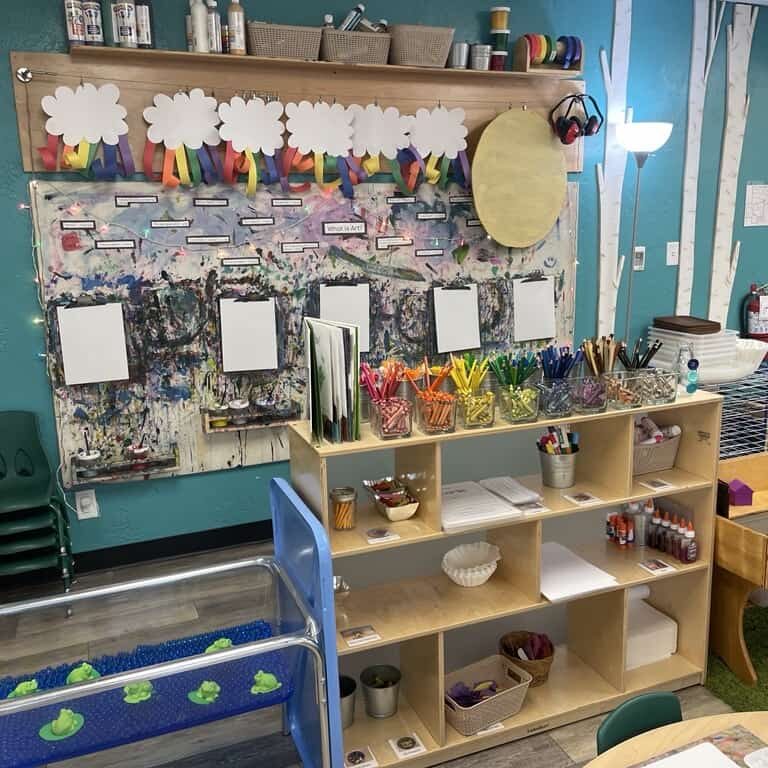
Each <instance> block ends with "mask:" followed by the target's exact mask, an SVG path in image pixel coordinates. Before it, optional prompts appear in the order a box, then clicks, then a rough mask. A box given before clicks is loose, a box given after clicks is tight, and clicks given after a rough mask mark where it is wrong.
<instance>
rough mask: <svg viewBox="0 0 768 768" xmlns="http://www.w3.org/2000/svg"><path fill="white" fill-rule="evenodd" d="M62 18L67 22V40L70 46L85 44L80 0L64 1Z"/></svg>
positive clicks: (83, 19)
mask: <svg viewBox="0 0 768 768" xmlns="http://www.w3.org/2000/svg"><path fill="white" fill-rule="evenodd" d="M64 16H65V18H66V20H67V39H68V40H69V44H70V45H83V44H84V43H85V17H84V16H83V4H82V2H81V1H80V0H64Z"/></svg>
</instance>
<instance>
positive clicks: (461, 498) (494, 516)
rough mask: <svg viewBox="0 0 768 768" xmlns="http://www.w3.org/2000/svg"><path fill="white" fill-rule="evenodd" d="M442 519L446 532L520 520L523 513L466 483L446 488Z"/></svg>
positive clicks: (453, 484)
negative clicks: (518, 518)
mask: <svg viewBox="0 0 768 768" xmlns="http://www.w3.org/2000/svg"><path fill="white" fill-rule="evenodd" d="M442 515H443V530H444V531H456V530H459V529H461V528H476V527H478V526H479V525H483V524H484V523H494V522H497V521H499V520H502V521H503V520H509V519H513V518H515V517H520V516H521V515H522V512H520V510H519V509H515V508H514V507H513V506H512V505H511V504H508V503H507V502H506V501H504V500H503V499H500V498H499V497H498V496H496V495H495V494H493V493H491V492H490V491H486V490H485V488H483V487H482V486H481V485H480V484H479V483H473V482H466V483H451V484H449V485H444V486H443V510H442Z"/></svg>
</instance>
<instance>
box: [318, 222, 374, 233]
mask: <svg viewBox="0 0 768 768" xmlns="http://www.w3.org/2000/svg"><path fill="white" fill-rule="evenodd" d="M367 231H368V229H367V227H366V224H365V222H364V221H324V222H323V234H324V235H364V234H365V233H366V232H367Z"/></svg>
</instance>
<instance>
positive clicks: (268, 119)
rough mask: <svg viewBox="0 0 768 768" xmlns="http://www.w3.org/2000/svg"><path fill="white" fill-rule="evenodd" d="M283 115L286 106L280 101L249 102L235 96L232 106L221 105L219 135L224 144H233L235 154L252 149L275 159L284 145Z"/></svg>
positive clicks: (227, 104) (228, 104)
mask: <svg viewBox="0 0 768 768" xmlns="http://www.w3.org/2000/svg"><path fill="white" fill-rule="evenodd" d="M282 115H283V105H282V104H281V103H280V102H279V101H270V102H268V103H267V104H265V103H264V102H263V100H262V99H258V98H257V99H249V101H248V102H247V103H246V102H245V101H243V99H241V98H240V97H239V96H235V97H234V98H233V99H232V100H231V101H230V102H229V103H227V102H224V103H223V104H220V105H219V117H220V118H221V122H222V125H221V126H220V127H219V133H220V134H221V138H222V139H224V141H231V142H232V147H233V148H234V150H235V151H236V152H242V151H243V150H245V149H250V150H251V151H252V152H263V153H264V154H265V155H269V156H270V157H272V156H273V155H274V154H275V150H276V149H280V148H281V147H282V146H283V132H284V131H285V126H284V125H283V123H282V121H281V120H280V118H281V117H282Z"/></svg>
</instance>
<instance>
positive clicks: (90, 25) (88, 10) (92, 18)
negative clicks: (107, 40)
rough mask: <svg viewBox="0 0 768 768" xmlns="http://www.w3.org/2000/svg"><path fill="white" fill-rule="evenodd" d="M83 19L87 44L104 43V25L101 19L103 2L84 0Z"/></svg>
mask: <svg viewBox="0 0 768 768" xmlns="http://www.w3.org/2000/svg"><path fill="white" fill-rule="evenodd" d="M83 19H84V23H85V44H86V45H104V25H103V24H102V21H101V3H100V2H99V0H83Z"/></svg>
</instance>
